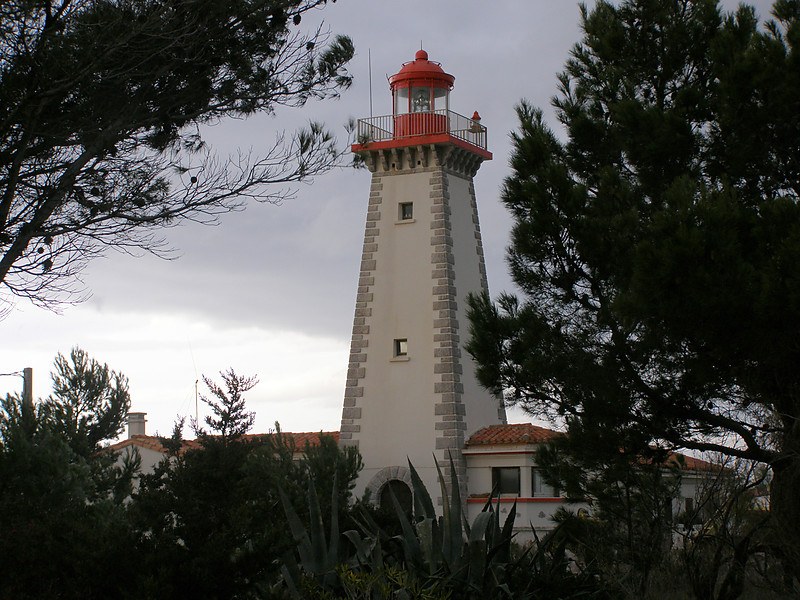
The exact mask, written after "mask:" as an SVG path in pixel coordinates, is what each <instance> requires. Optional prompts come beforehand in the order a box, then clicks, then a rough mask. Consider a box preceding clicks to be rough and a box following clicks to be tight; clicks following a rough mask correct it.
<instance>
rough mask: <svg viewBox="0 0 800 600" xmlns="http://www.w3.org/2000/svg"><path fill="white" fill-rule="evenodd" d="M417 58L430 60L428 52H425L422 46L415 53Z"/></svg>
mask: <svg viewBox="0 0 800 600" xmlns="http://www.w3.org/2000/svg"><path fill="white" fill-rule="evenodd" d="M414 58H415V59H416V60H428V53H427V52H425V50H423V49H422V48H420V49H419V50H417V53H416V54H415V55H414Z"/></svg>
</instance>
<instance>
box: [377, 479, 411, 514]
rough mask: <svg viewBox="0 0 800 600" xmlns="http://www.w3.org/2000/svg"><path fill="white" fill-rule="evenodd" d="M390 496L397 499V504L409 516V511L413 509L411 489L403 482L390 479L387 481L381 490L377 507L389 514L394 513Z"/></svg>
mask: <svg viewBox="0 0 800 600" xmlns="http://www.w3.org/2000/svg"><path fill="white" fill-rule="evenodd" d="M392 494H394V497H395V498H397V502H398V503H399V504H400V507H401V508H402V509H403V512H405V513H406V514H407V515H409V516H411V509H412V507H413V500H414V498H413V496H412V494H411V488H410V487H408V484H407V483H406V482H405V481H402V480H400V479H391V480H389V481H387V482H386V483H385V484H384V486H383V487H382V488H381V495H380V499H379V506H380V508H381V509H382V510H386V511H389V512H392V511H394V503H393V502H392Z"/></svg>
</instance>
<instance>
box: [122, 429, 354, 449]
mask: <svg viewBox="0 0 800 600" xmlns="http://www.w3.org/2000/svg"><path fill="white" fill-rule="evenodd" d="M273 435H275V434H274V433H248V434H246V435H244V436H243V437H244V439H245V440H259V439H262V438H268V437H271V436H273ZM281 435H282V436H283V437H284V439H286V441H287V442H289V441H290V440H292V441H293V442H294V447H295V449H296V450H302V449H303V448H305V447H306V442H308V444H309V445H311V446H318V445H319V439H320V435H329V436H331V437H332V438H333V439H334V440H335V441H336V442H338V441H339V432H338V431H321V432H320V431H304V432H300V433H292V432H288V431H283V432H281ZM130 446H137V447H139V448H145V449H147V450H153V451H154V452H161V453H162V454H166V452H167V449H166V448H165V447H164V444H162V443H161V438H160V437H158V436H155V435H134V436H131V437H129V438H128V439H126V440H122V441H121V442H117V443H116V444H112V445H111V446H109V447H108V449H109V450H113V451H116V452H118V451H120V450H123V449H124V448H128V447H130ZM201 447H202V446H201V445H200V442H199V441H198V440H183V447H182V448H181V451H182V452H186V451H187V450H196V449H198V448H201Z"/></svg>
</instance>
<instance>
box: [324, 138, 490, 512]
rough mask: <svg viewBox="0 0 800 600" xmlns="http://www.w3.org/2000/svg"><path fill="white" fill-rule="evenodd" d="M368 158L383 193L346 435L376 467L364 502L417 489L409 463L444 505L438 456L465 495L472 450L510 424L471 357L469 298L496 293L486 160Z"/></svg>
mask: <svg viewBox="0 0 800 600" xmlns="http://www.w3.org/2000/svg"><path fill="white" fill-rule="evenodd" d="M364 156H365V159H366V162H367V165H368V166H369V168H370V170H371V171H372V186H371V191H370V200H369V207H368V209H367V223H366V228H365V236H364V247H363V254H362V261H361V271H360V278H359V288H358V295H357V298H356V311H355V317H354V322H353V337H352V343H351V354H350V363H349V369H348V375H347V385H346V389H345V399H344V408H343V411H342V425H341V430H340V439H341V443H342V444H355V445H357V446H358V447H359V450H360V452H361V455H362V457H363V460H364V464H365V468H364V470H363V472H362V473H361V476H360V478H359V481H358V484H357V488H356V490H355V492H356V495H357V496H360V495H361V494H362V493H363V491H364V490H365V489H367V488H368V489H370V490H371V492H372V495H373V499H378V498H379V494H380V491H381V489H382V487H383V485H384V484H385V483H387V482H388V481H390V480H392V479H400V480H403V481H405V482H406V483H410V479H409V474H408V469H407V464H408V462H407V460H408V459H410V460H411V462H412V463H413V464H414V467H415V468H416V469H417V471H418V472H419V473H420V476H421V477H422V479H423V481H424V482H425V484H426V486H427V487H428V490H429V491H430V492H431V495H432V496H434V497H438V496H439V495H440V494H439V493H438V490H439V483H438V477H437V472H436V468H435V465H434V460H433V457H434V456H436V459H437V460H438V461H439V463H440V465H441V466H442V467H443V470H444V471H445V472H447V471H448V469H449V467H448V461H449V458H448V457H449V456H450V455H452V456H453V459H454V462H455V464H456V467H457V471H458V473H459V478H460V482H461V484H462V485H461V487H462V491H463V490H464V489H465V486H466V470H465V468H464V459H463V456H462V454H461V450H462V449H463V446H464V441H465V440H466V438H467V437H468V436H469V435H470V434H471V433H473V432H474V431H476V430H477V429H479V428H481V427H484V426H486V425H492V424H497V423H501V422H505V411H504V409H503V408H502V404H501V403H500V402H499V401H498V399H497V398H494V397H492V396H491V395H490V394H489V393H488V392H486V391H485V390H484V389H483V388H481V387H480V386H479V384H478V383H477V380H476V378H475V375H474V369H473V364H472V360H471V358H470V357H469V355H468V354H467V353H466V352H465V350H464V344H465V343H466V341H467V336H468V330H469V323H468V320H467V318H466V308H467V305H466V298H467V295H468V294H469V293H470V292H480V291H483V290H486V288H487V284H486V272H485V267H484V260H483V248H482V246H481V238H480V229H479V225H478V214H477V205H476V201H475V193H474V187H473V184H472V177H473V176H474V174H475V172H476V171H477V169H478V167H479V165H480V162H481V158H480V157H479V156H477V155H476V154H474V153H472V152H470V151H469V150H465V149H462V148H460V147H458V146H456V145H454V144H440V145H436V146H435V147H434V146H429V147H408V148H399V149H397V148H396V149H392V150H386V151H371V152H367V153H364ZM409 202H410V203H412V204H413V218H412V219H405V220H404V219H402V218H401V216H402V215H401V208H400V204H401V203H409ZM396 340H407V348H408V352H407V355H405V356H396V355H395V350H396V348H395V345H396Z"/></svg>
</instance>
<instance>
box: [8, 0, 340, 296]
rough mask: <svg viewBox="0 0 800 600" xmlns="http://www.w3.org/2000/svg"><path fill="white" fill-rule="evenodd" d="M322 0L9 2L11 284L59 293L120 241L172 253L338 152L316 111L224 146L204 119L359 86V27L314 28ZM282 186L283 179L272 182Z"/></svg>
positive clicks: (12, 288)
mask: <svg viewBox="0 0 800 600" xmlns="http://www.w3.org/2000/svg"><path fill="white" fill-rule="evenodd" d="M324 4H325V0H232V1H226V2H218V1H216V0H175V1H169V2H162V1H161V0H140V1H131V0H74V1H64V2H54V1H46V2H33V1H31V0H8V1H6V2H3V3H2V5H0V284H2V288H3V289H4V290H5V292H6V294H5V298H4V299H3V300H4V301H9V300H10V299H11V297H12V296H18V297H24V298H28V299H30V300H31V301H33V302H34V303H37V304H41V305H45V306H49V305H52V304H53V303H57V302H59V301H69V300H70V299H74V298H75V296H73V295H70V293H74V292H75V291H76V285H77V283H79V281H78V280H76V278H75V277H74V276H75V275H76V274H77V273H78V272H79V271H80V270H81V268H82V267H83V266H84V264H85V263H86V261H87V260H88V259H90V258H91V257H92V256H95V255H97V254H100V253H102V252H103V250H104V249H105V248H106V247H108V246H111V247H116V248H122V249H127V250H128V251H131V250H136V249H144V250H147V251H151V252H157V253H158V252H159V251H161V252H163V251H164V250H165V249H164V247H163V244H162V242H161V238H159V237H158V234H157V231H158V229H160V228H163V227H168V226H172V225H175V224H178V223H180V222H183V221H186V220H192V221H201V222H211V221H214V220H215V218H216V216H217V215H219V214H221V213H223V212H227V211H231V210H237V209H240V208H242V207H243V206H244V203H245V201H246V200H247V199H249V198H255V199H258V200H265V201H277V200H279V199H281V198H282V197H284V196H285V195H286V193H287V192H286V190H285V189H283V188H281V186H282V185H284V184H286V183H287V182H292V181H298V180H301V179H305V178H307V177H310V176H312V175H314V174H315V173H319V172H321V171H323V170H324V169H326V168H328V167H329V166H331V164H332V163H334V162H335V161H336V160H337V157H338V151H337V149H336V147H335V140H334V139H333V137H332V136H331V134H330V133H328V132H327V131H325V130H324V128H322V127H321V126H320V125H319V124H313V123H312V124H311V125H310V126H309V127H308V128H307V129H306V130H303V131H300V132H298V133H297V134H296V135H295V136H293V137H291V138H286V137H284V136H283V135H279V136H278V139H277V141H276V142H275V145H274V146H273V147H272V148H268V149H267V150H266V151H265V152H264V153H263V154H261V155H260V156H249V155H239V156H236V157H231V158H223V159H218V158H216V157H214V155H213V154H211V153H210V151H209V150H208V149H207V148H205V145H204V143H203V139H202V136H201V133H202V130H201V126H202V125H204V124H209V123H214V122H217V121H218V120H220V119H222V118H225V117H237V118H242V117H247V116H249V115H252V114H255V113H258V112H266V113H270V112H272V111H273V110H274V109H275V107H276V106H280V105H282V106H295V107H296V106H302V105H303V104H305V103H306V101H307V100H309V99H312V98H326V97H331V96H336V95H337V94H338V92H339V91H340V90H341V89H344V88H346V87H347V86H348V85H349V84H350V76H349V75H348V73H347V71H346V69H345V64H346V63H347V61H348V60H350V58H351V57H352V56H353V47H352V43H351V42H350V40H349V38H346V37H335V38H333V39H331V40H328V39H327V36H326V35H325V34H324V32H320V31H317V32H314V33H312V34H311V35H304V34H303V33H300V32H299V30H298V29H297V24H298V23H299V22H300V16H301V15H302V14H304V13H306V12H307V11H309V10H313V9H316V8H318V7H321V6H322V5H324ZM272 184H278V187H277V188H273V187H271V186H272Z"/></svg>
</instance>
